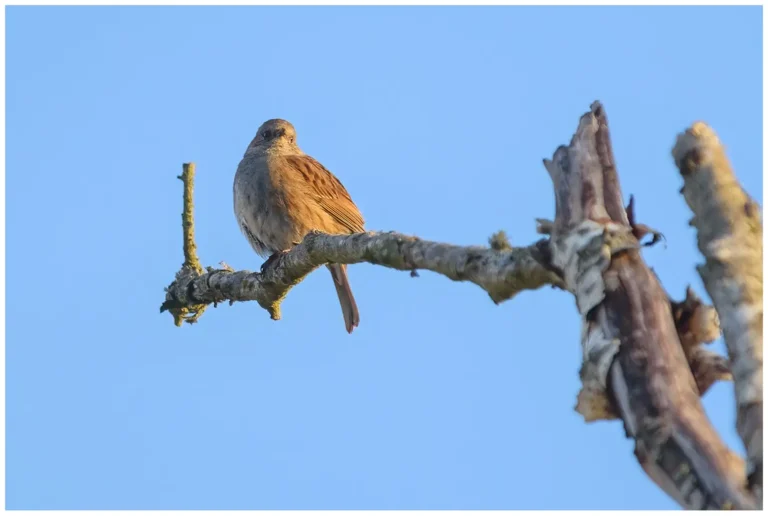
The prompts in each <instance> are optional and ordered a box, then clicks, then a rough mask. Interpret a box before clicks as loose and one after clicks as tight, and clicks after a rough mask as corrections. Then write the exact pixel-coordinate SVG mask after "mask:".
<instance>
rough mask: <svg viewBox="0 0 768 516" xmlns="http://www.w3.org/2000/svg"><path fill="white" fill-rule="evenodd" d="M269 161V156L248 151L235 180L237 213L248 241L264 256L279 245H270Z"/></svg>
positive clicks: (239, 166) (241, 228)
mask: <svg viewBox="0 0 768 516" xmlns="http://www.w3.org/2000/svg"><path fill="white" fill-rule="evenodd" d="M270 189H271V184H270V181H269V163H268V162H267V158H266V156H263V155H262V156H259V155H246V156H245V157H243V159H242V160H241V161H240V164H239V165H238V167H237V173H236V174H235V181H234V191H233V193H234V201H235V202H234V204H235V217H236V218H237V223H238V225H239V226H240V230H241V231H242V232H243V234H244V235H245V237H246V238H247V239H248V242H249V243H250V244H251V247H253V250H254V251H256V253H258V254H259V255H261V256H269V255H270V254H272V253H273V252H275V251H276V249H275V248H274V247H273V246H272V245H270V244H271V242H269V231H268V229H267V226H268V225H269V221H268V218H269V213H270V211H271V210H270V208H271V207H270V206H269V199H270Z"/></svg>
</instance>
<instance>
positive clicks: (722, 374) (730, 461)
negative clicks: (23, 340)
mask: <svg viewBox="0 0 768 516" xmlns="http://www.w3.org/2000/svg"><path fill="white" fill-rule="evenodd" d="M689 147H690V146H689ZM699 161H701V160H699ZM544 165H545V167H546V169H547V171H548V172H549V174H550V177H551V178H552V181H553V185H554V191H555V199H556V216H555V220H554V221H549V220H546V219H537V229H538V231H539V233H541V234H544V235H548V238H544V239H542V240H539V241H537V242H535V243H534V244H532V245H530V246H527V247H512V246H511V245H510V243H509V240H508V239H507V237H506V235H505V234H504V233H503V232H499V233H497V234H496V235H494V236H493V237H492V238H491V239H490V246H491V247H490V248H486V247H462V246H455V245H450V244H445V243H438V242H430V241H426V240H421V239H419V238H417V237H412V236H406V235H403V234H399V233H394V232H389V233H378V232H368V233H358V234H353V235H327V234H322V233H310V234H308V235H307V236H306V237H305V238H304V240H303V241H302V242H301V243H300V244H299V245H297V246H296V247H294V248H293V249H291V250H290V251H289V252H287V253H285V254H283V255H281V256H280V257H279V258H278V259H276V260H274V261H273V262H272V263H270V264H269V265H268V266H267V267H264V268H263V269H262V270H261V271H260V272H251V271H245V270H241V271H234V270H232V269H231V268H229V267H224V268H222V269H213V268H210V267H209V268H207V269H206V270H203V268H202V267H201V266H200V263H199V261H198V259H197V255H196V252H195V245H194V220H193V213H192V185H193V178H194V166H193V165H191V164H188V165H185V168H184V174H183V175H182V177H181V179H183V181H184V213H183V215H182V221H183V223H182V229H183V236H184V256H185V261H184V265H183V266H182V267H181V269H180V270H179V272H178V273H177V274H176V278H175V280H174V281H173V282H172V283H171V284H170V285H169V286H168V287H167V288H166V299H165V302H164V303H163V305H162V306H161V312H162V311H166V310H168V311H170V312H171V313H172V314H173V316H174V321H175V322H176V324H177V325H181V323H182V322H183V321H184V320H186V321H187V322H190V323H192V322H195V321H196V320H197V319H198V318H199V317H200V315H201V314H202V312H203V310H204V309H205V308H206V307H207V306H208V305H209V304H214V306H215V305H216V304H217V303H219V302H223V301H229V302H230V304H231V303H233V302H235V301H256V302H258V304H259V305H260V306H262V307H263V308H264V309H266V310H267V311H268V313H269V314H270V316H271V317H272V319H275V320H277V319H279V318H280V303H281V301H282V300H283V299H284V298H285V296H286V295H287V294H288V292H289V291H290V289H291V288H292V287H293V286H295V285H296V284H298V283H299V282H301V281H302V280H303V279H304V278H305V277H306V276H307V275H308V274H310V273H311V272H312V271H313V270H315V269H316V268H318V267H320V266H322V265H324V264H327V263H344V264H355V263H363V262H365V263H370V264H374V265H381V266H384V267H388V268H392V269H397V270H402V271H410V272H411V273H414V272H415V271H416V270H419V269H422V270H429V271H433V272H436V273H438V274H441V275H443V276H446V277H447V278H449V279H451V280H454V281H469V282H472V283H474V284H476V285H478V286H479V287H481V288H482V289H483V290H485V291H486V292H487V293H488V294H489V296H490V297H491V299H492V300H493V301H494V302H495V303H497V304H498V303H501V302H502V301H505V300H507V299H511V298H512V297H514V296H515V295H517V294H518V293H520V292H521V291H523V290H533V289H538V288H541V287H542V286H545V285H552V286H555V287H559V288H564V289H567V290H568V291H570V292H571V293H573V294H574V296H575V298H576V306H577V308H578V310H579V312H580V314H581V316H582V336H581V343H582V349H583V363H582V367H581V371H580V376H581V379H582V389H581V392H580V393H579V395H578V400H577V405H576V410H577V411H578V412H579V413H581V414H582V416H583V417H584V418H585V420H586V421H596V420H605V419H615V418H621V419H622V420H623V421H624V427H625V429H626V432H627V435H628V436H629V437H631V438H633V439H634V440H635V454H636V456H637V459H638V461H639V462H640V464H641V466H642V467H643V468H644V469H645V471H646V472H647V473H648V475H649V476H650V477H651V479H652V480H653V481H654V482H656V483H657V484H658V485H659V486H660V487H661V488H662V489H663V490H664V491H665V492H667V493H668V494H669V495H670V496H672V497H673V498H674V499H675V500H676V501H677V502H678V503H680V504H681V505H682V506H683V507H686V508H716V509H721V508H744V509H748V508H755V507H757V506H758V503H759V502H758V501H756V499H755V497H754V496H753V494H752V493H750V492H749V491H748V490H747V489H746V478H745V467H744V463H743V461H742V460H741V459H740V458H739V457H738V456H736V455H735V454H734V453H732V452H731V451H730V450H729V449H728V448H727V447H726V446H725V445H724V444H723V442H722V441H721V440H720V439H719V437H718V436H717V434H716V432H715V430H714V429H713V427H712V425H711V424H710V422H709V420H708V419H707V417H706V415H705V414H704V410H703V408H702V405H701V403H700V401H699V396H700V395H702V394H703V393H704V392H706V391H707V389H709V387H710V386H711V385H712V384H713V383H714V382H715V381H717V380H724V379H730V378H731V372H730V369H729V366H728V363H727V361H726V359H725V358H724V357H721V356H719V355H717V354H715V353H713V352H711V351H708V350H706V349H704V348H703V344H706V343H709V342H712V341H713V340H714V339H716V338H717V337H718V336H719V335H720V323H719V319H718V313H717V312H716V311H715V309H714V308H713V307H711V306H708V305H706V304H704V303H703V302H702V301H701V299H699V298H698V296H696V295H695V294H694V293H693V291H692V290H690V289H688V291H687V293H686V297H685V299H684V300H683V301H674V300H671V299H670V298H669V297H668V296H667V294H666V293H665V291H664V289H663V288H662V286H661V283H660V281H659V279H658V278H657V277H656V275H655V274H654V273H653V271H652V270H650V269H649V268H648V267H647V265H646V264H645V263H644V262H643V259H642V257H641V255H640V248H641V244H640V241H639V240H640V239H642V238H643V237H644V236H646V235H649V234H650V235H652V237H653V239H652V241H651V242H650V244H653V243H655V242H656V241H658V240H659V239H661V238H662V237H661V234H660V233H659V232H657V231H655V230H653V229H651V228H648V227H647V226H644V225H642V224H639V223H637V221H636V220H635V217H636V213H635V206H634V203H633V202H632V201H630V205H629V206H628V208H626V209H625V207H624V204H623V197H622V193H621V189H620V185H619V180H618V176H617V172H616V168H615V163H614V158H613V151H612V149H611V141H610V135H609V132H608V124H607V119H606V116H605V112H604V110H603V108H602V106H601V105H600V104H599V103H595V104H593V106H592V109H591V111H590V112H589V113H586V114H585V115H584V116H582V118H581V119H580V123H579V126H578V129H577V131H576V134H575V135H574V136H573V138H572V140H571V143H570V145H569V146H567V147H566V146H561V147H559V148H558V149H557V150H556V152H555V153H554V157H553V159H552V160H544ZM697 166H701V165H697ZM687 181H688V180H686V182H687ZM743 206H746V205H745V204H743ZM706 209H710V208H706ZM750 209H752V208H750ZM696 211H697V209H696V208H694V212H696ZM745 211H749V210H748V209H747V208H745ZM747 215H749V213H747ZM742 233H743V236H744V238H753V236H754V235H753V233H754V232H753V233H747V232H745V231H742ZM750 235H752V236H750ZM718 238H722V236H718ZM758 238H759V237H758ZM650 244H644V245H650ZM700 245H701V235H700ZM710 247H711V246H710ZM703 252H704V251H703ZM760 253H761V255H762V248H760ZM704 254H705V256H708V255H707V252H705V253H704ZM713 256H714V255H713ZM726 258H727V257H724V256H722V255H717V259H718V260H720V262H718V263H721V262H723V260H726ZM708 264H709V257H708ZM751 264H752V262H750V265H751ZM721 269H725V270H726V272H729V271H730V269H728V268H727V267H725V266H722V265H721ZM720 272H721V273H722V271H720ZM730 272H732V271H730ZM737 272H738V273H739V274H740V273H741V272H740V270H739V271H737ZM734 274H736V272H734ZM702 275H704V273H702ZM706 281H707V280H706V279H705V282H706ZM737 283H738V282H737ZM738 284H739V285H741V284H740V283H738ZM751 287H752V286H750V288H751ZM707 288H708V290H710V286H709V285H708V286H707ZM712 288H722V286H714V287H712ZM761 289H762V276H761V275H760V290H761ZM739 292H741V291H739ZM745 292H746V291H745ZM750 292H751V291H750ZM710 295H712V298H713V299H714V300H715V303H716V307H717V308H718V311H720V307H719V306H718V304H717V303H718V302H721V303H722V302H725V303H726V304H727V303H731V306H733V307H735V306H736V303H735V302H734V301H733V299H732V298H727V299H726V300H725V301H724V300H723V299H720V298H718V297H716V296H715V295H713V294H712V292H711V291H710ZM752 295H753V293H750V294H749V296H752ZM761 295H762V294H761V291H760V298H759V302H758V304H759V305H760V313H761V314H762V305H761V301H762V297H761ZM739 296H741V297H739V299H738V300H737V301H743V300H744V299H747V300H748V301H750V302H752V301H754V300H756V299H758V298H756V297H749V296H747V295H746V294H743V295H742V294H739ZM739 306H741V308H739V310H741V311H737V313H736V314H735V315H733V314H731V315H729V316H728V317H736V319H737V322H738V323H739V324H742V327H744V324H746V323H745V322H744V321H745V320H746V319H745V317H746V315H749V314H752V313H753V312H751V311H750V310H757V308H755V306H757V305H754V306H753V305H749V304H744V303H742V305H739ZM745 307H746V308H745ZM726 310H727V309H726ZM722 316H723V312H721V314H720V317H721V318H722ZM739 317H741V319H739ZM752 322H753V319H749V323H750V324H751V323H752ZM729 324H735V323H730V322H729ZM733 328H737V326H734V327H733ZM749 328H752V326H749ZM733 331H736V330H733ZM759 333H760V347H759V350H760V354H759V359H760V374H762V326H760V328H759ZM728 338H729V337H728V333H727V332H726V339H728ZM750 345H751V344H747V343H744V342H742V341H738V343H737V344H735V351H734V350H733V349H731V346H732V344H731V343H729V349H731V358H732V359H733V357H734V355H736V356H738V354H739V353H742V354H743V353H746V352H747V351H748V352H750V353H752V352H753V351H754V350H755V349H757V348H756V347H755V346H752V347H749V346H750ZM745 350H746V351H745ZM754 371H755V369H749V374H750V375H751V374H754ZM739 374H742V375H743V374H745V373H744V372H743V371H741V372H740V373H739ZM738 378H739V377H738V376H737V382H738V381H747V382H751V381H753V379H751V377H750V379H745V378H742V380H738ZM749 385H752V384H749ZM750 388H751V387H750ZM738 389H739V387H738V385H737V390H738ZM748 392H749V393H751V394H750V396H748V397H746V398H744V399H747V400H748V403H747V405H745V406H746V407H747V408H748V409H749V410H750V411H751V410H754V405H755V403H756V401H755V400H756V399H757V398H756V397H755V396H754V395H753V391H752V390H749V391H748ZM741 400H742V398H740V405H739V406H740V414H741V410H742V405H743V404H742V403H741ZM759 403H760V407H762V397H761V396H760V398H759ZM750 413H751V412H750ZM740 417H741V416H740ZM750 417H752V416H749V417H747V418H746V421H747V426H748V428H747V429H746V430H745V432H746V433H743V434H742V435H743V436H745V435H749V436H750V437H749V439H747V438H746V437H745V442H747V443H748V450H749V453H750V461H751V463H754V464H758V463H759V464H760V465H762V446H760V447H759V448H758V447H757V444H756V442H755V441H754V439H755V437H754V436H755V435H757V434H756V433H755V432H756V430H755V428H757V427H756V426H754V421H756V420H754V419H750ZM740 421H741V419H740ZM749 425H752V426H749ZM742 426H743V425H741V424H740V427H739V428H740V431H741V429H742ZM759 435H760V436H762V419H760V420H759ZM749 443H751V446H752V447H751V448H750V444H749ZM759 444H760V445H761V443H759ZM757 457H759V459H760V460H759V462H758V461H757V460H756V458H757ZM761 473H762V469H760V481H759V485H760V486H762V475H761ZM753 478H754V475H753ZM754 492H755V493H758V490H757V489H755V490H754Z"/></svg>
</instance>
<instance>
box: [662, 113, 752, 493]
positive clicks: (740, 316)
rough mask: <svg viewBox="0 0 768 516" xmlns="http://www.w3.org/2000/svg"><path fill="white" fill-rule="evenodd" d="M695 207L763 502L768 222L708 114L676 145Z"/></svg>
mask: <svg viewBox="0 0 768 516" xmlns="http://www.w3.org/2000/svg"><path fill="white" fill-rule="evenodd" d="M672 155H673V157H674V159H675V163H676V164H677V166H678V168H679V169H680V174H681V175H682V177H683V180H684V183H685V185H684V186H683V189H682V193H683V196H684V197H685V200H686V202H687V203H688V206H689V207H690V208H691V210H692V211H693V213H694V217H693V220H692V221H691V225H693V226H695V227H696V230H697V233H698V245H699V250H700V251H701V253H702V254H703V255H704V258H705V259H706V261H705V263H704V264H703V265H701V266H699V267H698V271H699V274H700V275H701V279H702V280H703V281H704V286H705V287H706V289H707V292H708V293H709V295H710V297H711V298H712V301H713V302H714V304H715V308H716V309H717V311H718V313H719V314H720V320H721V323H722V327H723V334H724V337H725V343H726V346H727V347H728V354H729V356H730V359H731V367H732V370H733V377H734V382H735V384H736V400H737V405H738V415H737V424H736V426H737V429H738V432H739V435H740V436H741V439H742V441H743V442H744V446H745V447H746V450H747V457H748V469H749V477H750V483H751V486H752V488H753V490H754V491H755V494H756V495H757V496H758V498H759V499H760V501H761V502H762V483H763V482H762V476H763V224H762V219H761V216H760V208H759V207H758V206H757V204H756V203H755V202H754V201H753V200H752V199H751V198H750V197H749V195H747V193H746V192H745V191H744V190H743V189H742V187H741V185H740V184H739V182H738V180H737V179H736V177H735V176H734V174H733V171H732V170H731V166H730V164H729V162H728V158H727V157H726V155H725V151H724V149H723V147H722V145H721V144H720V142H719V140H718V138H717V135H716V134H715V132H714V131H713V130H712V129H711V128H710V127H708V126H707V125H706V124H704V123H702V122H698V123H696V124H694V125H693V126H691V127H690V128H689V129H688V130H687V131H685V132H684V133H683V134H681V135H679V136H678V139H677V143H676V145H675V147H674V149H673V150H672Z"/></svg>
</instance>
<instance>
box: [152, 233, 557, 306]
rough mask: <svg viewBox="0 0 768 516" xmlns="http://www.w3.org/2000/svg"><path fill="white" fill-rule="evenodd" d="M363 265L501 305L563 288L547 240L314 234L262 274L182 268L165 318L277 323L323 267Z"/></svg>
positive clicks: (169, 293)
mask: <svg viewBox="0 0 768 516" xmlns="http://www.w3.org/2000/svg"><path fill="white" fill-rule="evenodd" d="M361 262H367V263H372V264H376V265H382V266H384V267H389V268H392V269H398V270H402V271H413V270H417V269H424V270H429V271H432V272H436V273H438V274H442V275H443V276H446V277H447V278H450V279H452V280H454V281H469V282H472V283H474V284H475V285H478V286H479V287H481V288H482V289H483V290H485V291H486V292H488V294H489V295H490V297H491V299H492V300H493V302H494V303H497V304H498V303H501V302H502V301H505V300H507V299H511V298H512V297H514V296H515V295H516V294H518V293H519V292H521V291H523V290H533V289H537V288H540V287H542V286H545V285H556V286H557V285H561V284H562V282H561V280H560V278H559V276H558V275H557V273H556V272H555V271H554V270H553V269H552V267H551V266H550V265H549V246H548V243H547V241H546V240H540V241H538V242H536V243H535V244H533V245H531V246H528V247H518V248H509V249H506V250H494V249H488V248H484V247H462V246H455V245H450V244H442V243H438V242H430V241H428V240H421V239H419V238H416V237H411V236H406V235H402V234H400V233H394V232H390V233H375V232H368V233H357V234H353V235H326V234H323V233H310V234H309V235H307V236H306V237H305V238H304V240H303V241H302V242H301V244H299V245H297V246H296V247H294V248H293V249H291V251H290V252H288V253H286V254H284V255H282V256H280V257H279V258H278V259H277V260H275V261H274V262H272V263H271V264H270V265H269V266H268V267H267V268H266V269H264V271H262V272H250V271H237V272H233V271H227V270H214V269H211V270H209V271H208V272H207V273H205V274H196V273H195V272H194V271H193V270H191V269H188V268H182V270H181V271H179V273H178V274H177V277H176V280H175V281H174V282H173V283H172V284H171V285H170V286H169V287H168V289H167V294H166V302H165V303H164V304H163V306H162V307H161V311H163V310H168V309H178V308H180V307H189V306H197V305H207V304H211V303H219V302H222V301H225V300H229V301H231V302H234V301H253V300H255V301H257V302H258V303H259V305H261V306H262V307H263V308H265V309H266V310H267V311H268V312H269V314H270V316H271V317H272V319H279V318H280V302H281V301H282V300H283V298H284V297H285V296H286V294H287V293H288V291H289V290H290V289H291V288H292V287H293V286H294V285H296V284H298V283H299V282H301V280H302V279H304V277H305V276H306V275H307V274H309V273H310V272H312V271H313V270H315V269H316V268H318V267H320V266H321V265H324V264H326V263H346V264H353V263H361Z"/></svg>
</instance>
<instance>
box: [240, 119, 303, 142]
mask: <svg viewBox="0 0 768 516" xmlns="http://www.w3.org/2000/svg"><path fill="white" fill-rule="evenodd" d="M295 146H296V129H294V127H293V124H291V123H290V122H289V121H287V120H282V119H280V118H273V119H271V120H267V121H266V122H264V123H263V124H261V126H260V127H259V130H258V131H257V132H256V137H255V138H254V139H253V140H252V141H251V144H250V145H249V146H248V149H249V150H250V149H251V148H254V149H257V148H261V149H269V148H275V147H286V148H291V147H295Z"/></svg>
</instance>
